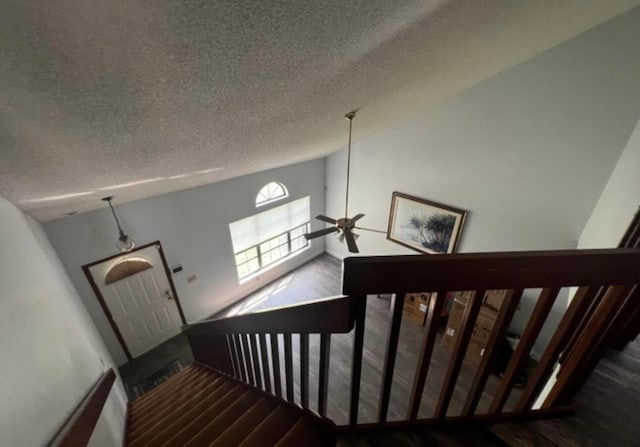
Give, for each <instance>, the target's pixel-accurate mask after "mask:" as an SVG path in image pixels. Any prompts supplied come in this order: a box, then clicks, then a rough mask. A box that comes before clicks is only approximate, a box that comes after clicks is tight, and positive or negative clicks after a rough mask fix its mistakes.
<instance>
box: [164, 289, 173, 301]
mask: <svg viewBox="0 0 640 447" xmlns="http://www.w3.org/2000/svg"><path fill="white" fill-rule="evenodd" d="M164 296H165V297H166V298H167V299H168V300H172V299H173V295H171V290H169V289H167V290H165V291H164Z"/></svg>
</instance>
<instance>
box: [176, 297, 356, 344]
mask: <svg viewBox="0 0 640 447" xmlns="http://www.w3.org/2000/svg"><path fill="white" fill-rule="evenodd" d="M354 321H355V320H354V309H353V304H352V300H351V298H349V297H346V296H337V297H330V298H323V299H320V300H315V301H307V302H304V303H300V304H294V305H291V306H283V307H276V308H272V309H266V310H262V311H258V312H256V313H252V314H246V315H238V316H235V317H228V318H220V319H216V320H207V321H203V322H201V323H194V324H189V325H186V326H185V327H184V328H183V331H184V332H186V333H187V334H190V335H226V334H237V333H245V334H257V333H270V332H275V333H280V334H292V333H295V334H301V333H302V334H313V333H346V332H349V331H350V330H351V329H352V328H353V324H354Z"/></svg>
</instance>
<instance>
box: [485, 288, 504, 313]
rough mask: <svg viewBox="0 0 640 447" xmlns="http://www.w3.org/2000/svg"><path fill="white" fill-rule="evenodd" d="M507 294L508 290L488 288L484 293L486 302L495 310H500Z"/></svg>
mask: <svg viewBox="0 0 640 447" xmlns="http://www.w3.org/2000/svg"><path fill="white" fill-rule="evenodd" d="M506 296H507V290H487V292H486V293H485V295H484V303H485V304H486V305H487V306H489V307H491V308H493V309H494V310H500V308H501V307H502V303H503V302H504V298H505V297H506Z"/></svg>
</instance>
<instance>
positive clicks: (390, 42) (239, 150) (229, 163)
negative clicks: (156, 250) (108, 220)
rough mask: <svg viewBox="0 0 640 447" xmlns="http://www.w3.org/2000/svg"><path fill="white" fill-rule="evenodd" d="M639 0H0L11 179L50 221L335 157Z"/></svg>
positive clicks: (1, 163)
mask: <svg viewBox="0 0 640 447" xmlns="http://www.w3.org/2000/svg"><path fill="white" fill-rule="evenodd" d="M639 4H640V0H634V1H631V0H625V1H622V0H621V1H616V2H611V1H609V0H590V1H584V0H554V1H552V2H539V1H523V2H504V1H499V0H493V1H492V0H469V1H446V0H426V1H425V0H420V1H418V0H402V1H395V2H389V1H386V0H368V1H353V2H345V1H338V0H324V1H317V0H314V1H307V0H297V1H279V2H273V1H255V0H254V1H248V0H242V1H238V0H233V1H195V0H191V1H184V0H183V1H168V0H159V1H151V2H142V1H129V2H122V1H115V0H85V1H82V2H75V1H69V0H65V1H58V2H23V1H18V0H11V1H4V2H2V14H0V195H3V196H5V197H6V198H7V199H9V200H11V201H12V202H14V203H15V204H17V205H18V206H19V207H20V208H22V209H23V210H25V211H27V212H29V213H31V214H32V215H33V216H34V217H36V218H38V219H40V220H48V219H54V218H58V217H62V216H64V215H65V214H66V213H70V212H76V211H77V212H84V211H89V210H92V209H95V208H98V207H102V206H104V204H103V203H102V202H100V198H101V197H103V196H106V195H115V196H116V200H115V202H119V203H122V202H127V201H131V200H136V199H139V198H143V197H148V196H153V195H157V194H162V193H166V192H170V191H175V190H180V189H185V188H189V187H194V186H197V185H201V184H206V183H211V182H216V181H220V180H224V179H227V178H231V177H237V176H240V175H244V174H248V173H251V172H256V171H260V170H264V169H269V168H273V167H277V166H282V165H286V164H291V163H295V162H298V161H303V160H309V159H313V158H318V157H322V156H325V155H327V154H329V153H331V152H333V151H335V150H336V149H339V148H340V147H342V146H343V145H344V143H345V137H346V123H345V122H344V121H343V119H342V117H343V115H344V113H346V112H347V111H349V110H352V109H355V108H360V109H361V112H360V113H359V115H358V118H357V123H356V126H355V134H354V135H355V138H356V139H357V138H361V137H363V136H365V135H369V134H371V133H373V132H375V131H377V130H379V129H382V128H384V127H387V126H389V125H391V124H392V123H394V122H396V121H397V120H399V119H401V118H403V117H406V116H407V115H409V114H411V113H413V112H414V111H416V110H418V109H420V108H423V107H426V106H428V105H429V104H432V103H435V102H438V101H442V100H444V99H446V98H447V97H450V96H451V95H453V94H455V93H457V92H460V91H462V90H464V89H465V88H468V87H470V86H471V85H474V84H476V83H478V82H480V81H482V80H484V79H486V78H488V77H489V76H491V75H493V74H496V73H498V72H500V71H503V70H505V69H506V68H509V67H511V66H513V65H515V64H517V63H519V62H522V61H524V60H526V59H528V58H530V57H532V56H534V55H536V54H538V53H540V52H542V51H544V50H546V49H548V48H550V47H552V46H554V45H556V44H558V43H559V42H562V41H565V40H567V39H569V38H571V37H573V36H575V35H577V34H579V33H581V32H583V31H585V30H587V29H589V28H591V27H593V26H596V25H598V24H600V23H602V22H604V21H606V20H608V19H610V18H612V17H614V16H616V15H619V14H621V13H623V12H625V11H627V10H629V9H631V8H633V7H635V6H638V5H639Z"/></svg>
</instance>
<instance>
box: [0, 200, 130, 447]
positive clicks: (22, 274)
mask: <svg viewBox="0 0 640 447" xmlns="http://www.w3.org/2000/svg"><path fill="white" fill-rule="evenodd" d="M0 254H1V255H2V256H1V257H0V284H2V292H1V293H0V354H1V355H2V359H3V360H2V372H1V373H0V402H2V404H0V445H3V446H9V445H10V446H16V447H18V446H25V447H32V446H38V445H47V444H48V442H49V441H50V440H51V439H52V437H53V436H54V435H55V434H56V432H57V431H58V430H59V428H60V427H61V426H62V424H63V423H64V422H65V420H66V419H67V418H68V417H69V415H70V414H71V412H72V411H73V410H74V409H75V408H76V406H77V405H78V404H79V403H80V401H81V400H82V398H83V397H84V395H85V394H86V393H87V392H88V391H89V389H90V388H91V387H92V386H93V384H94V383H95V381H96V380H97V379H98V378H99V377H100V375H101V374H102V373H103V371H105V370H106V369H107V368H109V367H110V366H113V360H112V359H111V356H110V355H109V353H108V352H107V349H106V347H105V346H104V343H103V342H102V340H101V338H100V336H99V335H98V332H97V330H96V328H95V326H94V325H93V323H92V321H91V319H90V318H89V315H88V314H87V310H86V308H85V306H84V305H83V304H82V302H81V300H80V298H79V296H78V294H77V292H76V290H75V289H74V287H73V285H72V284H71V281H69V278H68V276H67V275H66V274H65V272H64V269H63V267H62V264H61V263H60V260H59V259H58V257H57V256H56V254H55V252H54V251H53V248H52V247H51V244H50V243H49V241H48V240H47V237H46V235H45V234H44V231H42V227H41V226H40V224H39V223H37V222H36V221H34V220H33V219H31V218H30V217H28V216H25V215H24V214H23V213H22V212H20V211H19V210H18V209H16V208H15V207H14V206H13V205H12V204H10V203H9V202H7V201H6V200H5V199H3V198H1V197H0ZM125 401H126V398H125V394H124V389H123V388H122V385H121V382H120V380H118V381H117V382H116V384H115V386H114V388H113V389H112V391H111V394H110V395H109V398H108V400H107V403H106V405H105V407H104V410H103V413H102V415H101V417H100V419H99V422H98V430H97V431H96V433H94V436H93V437H92V440H91V445H96V446H102V447H108V446H114V447H115V446H120V445H122V431H123V426H124V412H125Z"/></svg>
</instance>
